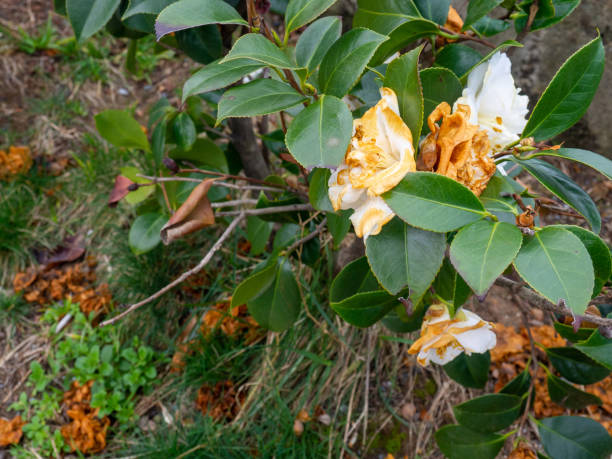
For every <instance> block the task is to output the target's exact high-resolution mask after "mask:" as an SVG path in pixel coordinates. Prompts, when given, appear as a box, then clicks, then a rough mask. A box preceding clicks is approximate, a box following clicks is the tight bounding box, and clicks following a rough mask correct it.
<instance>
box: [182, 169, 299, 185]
mask: <svg viewBox="0 0 612 459" xmlns="http://www.w3.org/2000/svg"><path fill="white" fill-rule="evenodd" d="M189 172H197V173H198V174H208V175H215V176H217V177H223V178H224V179H233V180H243V181H245V182H251V183H255V184H257V185H265V186H271V187H273V188H281V189H285V188H288V187H287V186H285V185H279V184H278V183H272V182H266V181H265V180H259V179H256V178H253V177H246V176H242V175H231V174H224V173H223V172H217V171H209V170H206V169H198V168H193V169H179V171H178V173H179V174H180V173H189Z"/></svg>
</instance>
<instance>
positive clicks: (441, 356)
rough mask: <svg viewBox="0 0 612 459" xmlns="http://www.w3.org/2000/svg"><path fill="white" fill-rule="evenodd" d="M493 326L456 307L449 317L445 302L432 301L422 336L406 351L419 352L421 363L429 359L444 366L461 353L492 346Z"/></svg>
mask: <svg viewBox="0 0 612 459" xmlns="http://www.w3.org/2000/svg"><path fill="white" fill-rule="evenodd" d="M492 329H493V325H492V324H491V323H489V322H486V321H484V320H482V319H481V318H480V317H479V316H478V315H476V314H474V313H473V312H471V311H468V310H466V309H463V308H459V309H458V310H457V312H456V313H455V317H454V318H452V319H451V318H450V314H449V312H448V308H447V307H446V305H444V304H441V303H438V304H432V305H431V306H430V307H429V309H428V310H427V312H426V313H425V317H424V319H423V325H422V326H421V337H420V338H419V339H417V340H416V341H415V342H414V343H413V344H412V346H410V349H408V352H409V353H410V354H418V355H417V362H419V364H421V365H422V366H426V365H427V364H428V363H429V362H434V363H438V364H440V365H445V364H447V363H448V362H450V361H451V360H453V359H454V358H455V357H457V356H458V355H459V354H461V353H462V352H465V353H466V354H467V355H470V354H471V353H472V352H475V353H477V354H480V353H483V352H486V351H487V350H489V349H492V348H494V347H495V344H496V342H497V338H496V336H495V333H494V332H493V330H492Z"/></svg>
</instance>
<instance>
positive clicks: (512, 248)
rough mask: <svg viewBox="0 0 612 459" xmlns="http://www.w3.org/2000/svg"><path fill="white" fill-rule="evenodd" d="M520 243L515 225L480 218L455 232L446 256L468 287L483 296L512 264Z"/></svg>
mask: <svg viewBox="0 0 612 459" xmlns="http://www.w3.org/2000/svg"><path fill="white" fill-rule="evenodd" d="M522 242H523V237H522V235H521V231H520V230H519V229H518V228H517V227H516V226H515V225H511V224H509V223H503V222H491V221H489V220H480V221H477V222H476V223H472V224H471V225H469V226H465V227H463V228H462V229H461V230H460V231H459V232H458V233H457V235H456V236H455V238H454V239H453V242H452V244H451V247H450V259H451V262H452V263H453V266H454V267H455V269H456V270H457V271H458V272H459V274H461V277H463V279H465V281H466V282H467V283H468V285H469V286H470V287H472V290H474V292H476V294H478V295H484V294H485V293H486V292H487V291H488V290H489V288H490V287H491V285H493V282H495V279H497V278H498V277H499V276H500V275H501V273H503V272H504V270H505V269H506V268H507V267H508V265H509V264H510V263H512V261H513V260H514V258H515V257H516V254H517V253H518V251H519V249H520V248H521V244H522Z"/></svg>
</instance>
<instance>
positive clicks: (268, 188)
mask: <svg viewBox="0 0 612 459" xmlns="http://www.w3.org/2000/svg"><path fill="white" fill-rule="evenodd" d="M136 176H137V177H142V178H144V179H147V180H150V181H151V183H139V184H138V186H139V187H140V186H150V185H154V184H156V183H161V182H193V183H201V182H202V179H197V178H192V177H152V176H149V175H142V174H137V175H136ZM215 186H222V187H225V188H231V189H232V190H256V191H273V192H275V193H278V192H280V191H283V190H282V188H273V187H271V186H259V185H236V184H235V183H227V182H215Z"/></svg>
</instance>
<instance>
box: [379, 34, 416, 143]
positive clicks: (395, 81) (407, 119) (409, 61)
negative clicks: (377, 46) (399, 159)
mask: <svg viewBox="0 0 612 459" xmlns="http://www.w3.org/2000/svg"><path fill="white" fill-rule="evenodd" d="M422 49H423V47H422V46H419V47H418V48H416V49H413V50H412V51H408V52H407V53H406V54H404V55H402V56H401V57H399V58H397V59H394V60H393V61H392V62H391V63H390V64H389V65H388V66H387V71H386V73H385V81H384V83H383V85H384V86H385V87H386V88H391V89H393V91H395V94H396V95H397V101H398V105H399V111H400V116H401V117H402V119H403V120H404V123H406V125H407V126H408V128H409V129H410V132H411V134H412V139H413V144H414V151H417V149H418V145H419V139H420V137H421V128H422V126H423V90H422V88H421V81H420V80H419V55H420V54H421V51H422Z"/></svg>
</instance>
